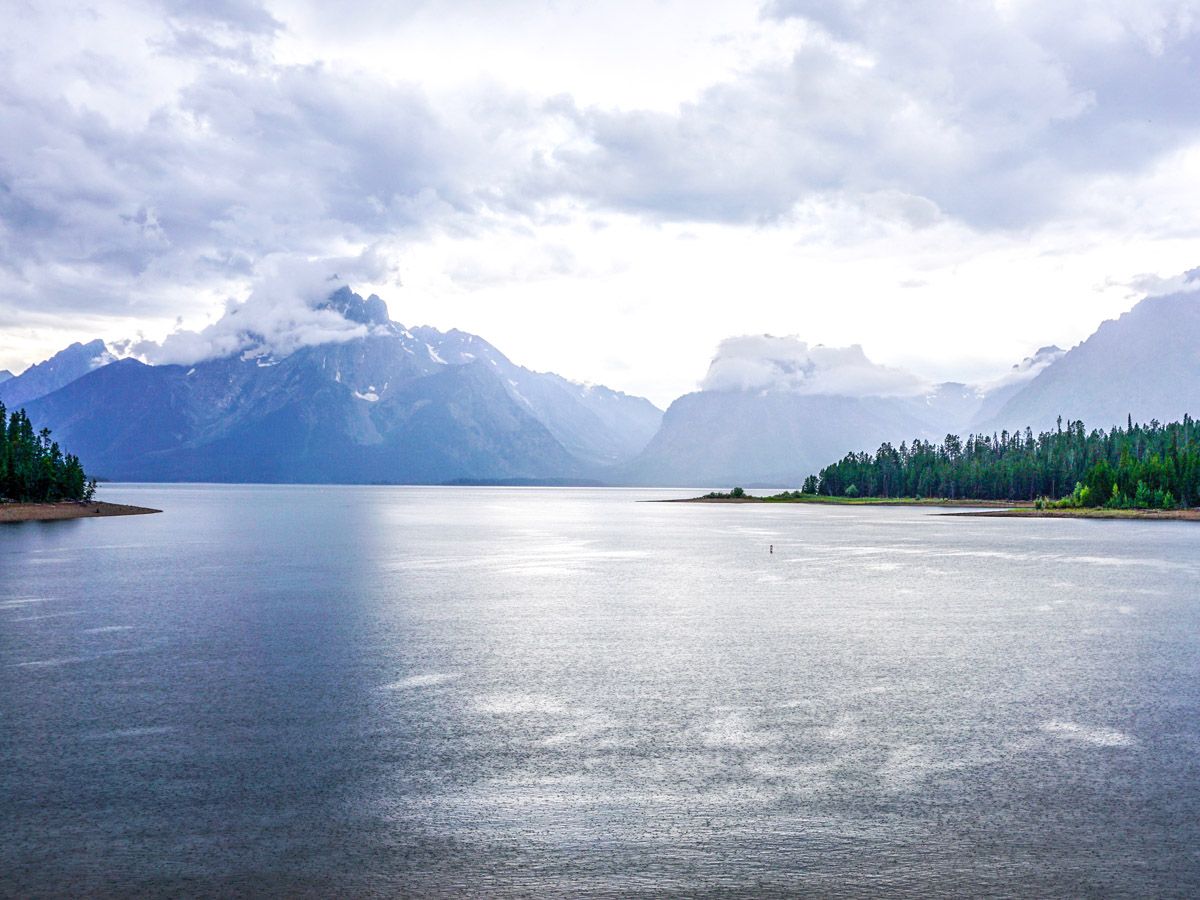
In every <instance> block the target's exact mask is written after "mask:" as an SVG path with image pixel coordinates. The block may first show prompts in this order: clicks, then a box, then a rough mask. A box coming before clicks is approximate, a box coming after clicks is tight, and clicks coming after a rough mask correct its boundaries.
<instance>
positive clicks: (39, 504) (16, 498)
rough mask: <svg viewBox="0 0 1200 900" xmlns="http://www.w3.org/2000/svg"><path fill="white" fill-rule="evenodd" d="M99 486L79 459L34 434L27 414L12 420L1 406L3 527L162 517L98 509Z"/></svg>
mask: <svg viewBox="0 0 1200 900" xmlns="http://www.w3.org/2000/svg"><path fill="white" fill-rule="evenodd" d="M95 494H96V482H95V480H93V479H89V478H88V477H87V473H86V472H84V470H83V466H82V465H81V464H80V462H79V458H78V457H77V456H74V455H73V454H70V453H64V452H63V451H62V449H61V448H60V447H59V446H58V443H57V442H56V441H54V440H52V439H51V437H50V431H49V429H47V428H43V429H41V430H40V431H35V430H34V427H33V423H32V422H30V421H29V417H28V416H27V415H26V414H25V410H23V409H18V410H14V411H13V412H12V413H11V414H10V413H9V412H8V410H7V409H5V407H4V404H3V403H0V522H27V521H48V520H52V519H80V518H92V517H95V516H101V517H103V516H130V515H139V514H141V513H151V512H159V511H160V510H156V509H148V508H146V507H141V506H128V505H126V504H121V503H100V502H97V501H96V500H95V499H94V497H95Z"/></svg>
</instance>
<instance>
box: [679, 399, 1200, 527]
mask: <svg viewBox="0 0 1200 900" xmlns="http://www.w3.org/2000/svg"><path fill="white" fill-rule="evenodd" d="M1068 487H1070V492H1069V493H1066V494H1065V495H1064V494H1063V491H1064V489H1066V488H1068ZM1015 498H1021V499H1015ZM1055 498H1057V499H1055ZM684 502H689V503H832V504H840V505H860V506H969V507H976V508H978V507H996V508H995V509H976V510H974V511H972V512H959V513H951V515H973V516H1019V517H1025V518H1032V517H1045V518H1088V519H1181V520H1186V521H1200V506H1197V504H1200V428H1198V427H1197V424H1196V422H1195V421H1194V420H1193V419H1192V418H1191V417H1190V416H1184V417H1183V420H1182V421H1181V422H1172V423H1169V424H1166V425H1163V424H1161V423H1159V422H1157V421H1152V422H1150V423H1149V424H1148V425H1140V424H1135V423H1134V422H1133V420H1132V418H1130V420H1129V421H1128V424H1127V427H1126V428H1119V427H1117V428H1113V429H1112V430H1111V431H1108V432H1106V431H1104V430H1103V429H1099V430H1094V431H1091V432H1088V431H1086V430H1085V429H1084V426H1083V422H1079V421H1074V422H1069V423H1067V425H1066V427H1065V428H1064V427H1063V425H1062V422H1061V420H1060V421H1059V426H1058V428H1057V430H1055V431H1047V432H1043V433H1041V434H1040V435H1038V436H1037V437H1034V435H1033V433H1032V431H1031V430H1030V429H1028V428H1026V429H1025V431H1024V432H1023V433H1022V432H1013V433H1012V434H1010V433H1008V432H1002V433H1000V434H998V435H985V434H979V435H971V436H969V437H968V438H967V440H966V441H963V440H961V439H960V438H959V437H958V436H957V435H952V434H951V435H947V436H946V439H945V441H943V442H942V443H940V444H933V443H931V442H929V441H922V440H915V441H913V442H912V444H911V445H908V444H904V443H902V444H900V446H899V447H894V446H893V445H892V444H889V443H885V444H883V445H882V446H880V448H879V450H878V451H877V452H876V453H874V454H871V453H848V454H847V455H846V456H845V457H844V458H843V459H842V460H840V461H839V462H836V463H833V464H832V465H829V466H826V467H825V468H824V469H822V470H821V472H820V473H819V474H818V475H809V476H808V477H807V478H806V479H805V480H804V485H803V487H801V488H800V489H799V490H794V491H783V492H781V493H777V494H773V495H770V496H762V497H757V496H752V495H750V494H747V493H746V491H745V490H744V489H743V488H740V487H735V488H733V489H732V490H731V491H729V492H727V493H723V492H718V491H714V492H712V493H709V494H705V495H704V496H702V497H694V498H689V499H687V500H686V501H684Z"/></svg>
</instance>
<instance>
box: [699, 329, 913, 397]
mask: <svg viewBox="0 0 1200 900" xmlns="http://www.w3.org/2000/svg"><path fill="white" fill-rule="evenodd" d="M700 386H701V389H702V390H707V391H790V392H794V393H798V394H824V395H833V396H839V397H912V396H917V395H920V394H923V393H926V392H928V391H929V390H930V388H931V387H932V386H931V385H930V384H929V383H928V382H927V381H925V380H924V379H921V378H919V377H917V376H916V375H913V374H912V373H910V372H905V371H904V370H902V369H893V368H889V367H887V366H880V365H876V364H875V363H873V362H871V361H870V360H869V359H867V356H866V354H865V353H863V349H862V347H860V346H858V345H857V344H855V345H853V346H850V347H823V346H820V345H817V346H815V347H809V345H808V344H807V343H805V342H804V341H802V340H800V339H799V338H797V337H794V336H792V337H774V336H772V335H769V334H764V335H744V336H741V337H732V338H727V339H725V340H723V341H722V342H721V345H720V346H719V347H718V348H717V355H716V357H715V358H714V359H713V361H712V364H711V365H710V366H709V368H708V374H707V375H706V376H705V377H704V381H703V382H701V385H700Z"/></svg>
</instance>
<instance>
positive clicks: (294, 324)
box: [130, 255, 379, 365]
mask: <svg viewBox="0 0 1200 900" xmlns="http://www.w3.org/2000/svg"><path fill="white" fill-rule="evenodd" d="M263 268H264V269H265V274H264V275H263V277H261V278H260V279H259V280H258V281H257V283H256V284H255V286H254V288H253V290H251V292H250V294H249V296H247V297H246V298H245V299H244V300H241V301H237V300H231V301H229V303H228V304H227V305H226V308H225V312H224V314H223V315H222V316H221V317H220V318H219V319H218V320H217V321H216V322H214V323H212V324H211V325H208V326H206V327H205V328H202V329H200V330H198V331H193V330H187V329H179V330H176V331H174V332H172V333H171V334H169V335H167V336H166V338H164V339H163V340H162V341H161V342H157V341H150V340H141V341H137V342H135V343H133V344H132V345H131V347H130V350H131V352H132V353H134V354H135V355H137V356H141V357H142V358H143V359H145V360H146V361H147V362H149V363H152V364H156V365H171V364H174V365H191V364H193V363H197V362H201V361H203V360H208V359H218V358H222V357H226V356H232V355H233V354H235V353H241V354H251V355H253V356H263V357H275V358H278V359H282V358H284V357H286V356H289V355H290V354H292V353H295V352H296V351H297V350H299V349H300V348H301V347H308V346H315V345H319V344H330V343H342V342H345V341H350V340H354V339H355V338H360V337H365V336H366V334H367V332H368V329H367V326H366V325H361V324H358V323H355V322H352V321H350V320H349V319H347V318H345V317H344V316H343V315H342V314H341V313H340V312H338V311H336V310H333V309H329V308H322V304H323V303H325V301H327V300H328V299H329V295H330V294H331V293H333V292H334V291H335V290H337V289H338V288H340V287H343V286H346V284H347V282H346V278H345V277H344V276H350V277H353V276H355V275H359V276H362V277H367V278H377V277H378V275H379V268H378V261H377V260H374V259H372V258H371V257H370V256H369V255H368V256H364V257H359V258H353V259H324V260H306V259H297V258H295V257H275V258H271V259H270V260H268V261H267V263H266V264H265V265H264V267H263Z"/></svg>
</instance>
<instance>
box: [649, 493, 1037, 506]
mask: <svg viewBox="0 0 1200 900" xmlns="http://www.w3.org/2000/svg"><path fill="white" fill-rule="evenodd" d="M654 502H657V503H816V504H819V505H825V506H969V507H973V508H979V507H993V506H994V507H997V508H1002V509H1008V508H1018V509H1022V508H1025V507H1029V508H1032V507H1033V503H1032V501H1028V500H962V499H950V498H948V497H822V496H820V495H814V494H801V495H800V496H799V497H752V496H750V495H749V494H747V495H745V496H742V497H678V498H673V499H670V500H658V501H654Z"/></svg>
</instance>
